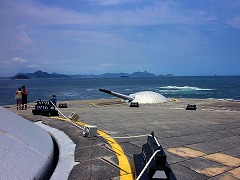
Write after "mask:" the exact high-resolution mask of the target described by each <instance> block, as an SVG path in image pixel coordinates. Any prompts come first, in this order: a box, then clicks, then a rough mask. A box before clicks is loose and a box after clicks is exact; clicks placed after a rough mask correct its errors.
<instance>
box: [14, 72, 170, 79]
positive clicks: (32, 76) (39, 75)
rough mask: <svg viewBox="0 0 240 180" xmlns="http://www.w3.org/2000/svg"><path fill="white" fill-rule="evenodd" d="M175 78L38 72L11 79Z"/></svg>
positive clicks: (126, 74) (151, 74)
mask: <svg viewBox="0 0 240 180" xmlns="http://www.w3.org/2000/svg"><path fill="white" fill-rule="evenodd" d="M169 76H173V75H172V74H167V75H158V76H157V75H155V74H153V73H149V72H147V71H144V72H140V71H138V72H134V73H132V74H128V73H104V74H100V75H94V74H89V75H65V74H58V73H52V74H49V73H47V72H43V71H41V70H39V71H36V72H34V73H18V74H16V75H15V76H13V77H11V79H43V78H48V79H49V78H117V77H169Z"/></svg>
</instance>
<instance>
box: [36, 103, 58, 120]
mask: <svg viewBox="0 0 240 180" xmlns="http://www.w3.org/2000/svg"><path fill="white" fill-rule="evenodd" d="M32 113H33V115H42V116H59V114H58V111H57V110H56V109H55V106H54V105H53V104H52V102H50V101H44V100H37V104H36V105H35V109H33V110H32Z"/></svg>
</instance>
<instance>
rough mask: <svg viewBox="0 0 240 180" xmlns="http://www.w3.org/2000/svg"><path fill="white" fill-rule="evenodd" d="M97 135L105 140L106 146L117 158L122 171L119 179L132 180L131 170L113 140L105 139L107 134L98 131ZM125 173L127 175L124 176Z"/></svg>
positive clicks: (120, 149)
mask: <svg viewBox="0 0 240 180" xmlns="http://www.w3.org/2000/svg"><path fill="white" fill-rule="evenodd" d="M98 134H99V135H100V136H102V137H103V138H104V139H105V140H107V142H108V144H109V145H110V146H111V147H112V149H113V151H114V152H115V154H116V156H117V158H118V166H119V168H120V169H122V170H123V171H121V170H120V179H124V180H127V179H129V180H132V170H131V167H130V164H129V162H128V159H127V157H126V155H125V154H124V152H123V150H122V148H121V146H120V145H119V144H118V143H117V142H116V141H115V140H114V139H113V138H110V137H107V136H109V135H108V134H107V133H105V132H103V131H101V130H98ZM126 172H127V173H128V174H126Z"/></svg>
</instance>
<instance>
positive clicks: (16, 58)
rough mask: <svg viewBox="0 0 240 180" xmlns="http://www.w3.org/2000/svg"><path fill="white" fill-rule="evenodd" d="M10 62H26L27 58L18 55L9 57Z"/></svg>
mask: <svg viewBox="0 0 240 180" xmlns="http://www.w3.org/2000/svg"><path fill="white" fill-rule="evenodd" d="M11 62H16V63H24V62H27V60H26V59H23V58H20V57H15V58H12V59H11Z"/></svg>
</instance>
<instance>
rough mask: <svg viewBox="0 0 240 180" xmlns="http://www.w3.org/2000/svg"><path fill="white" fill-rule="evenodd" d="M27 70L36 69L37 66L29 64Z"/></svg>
mask: <svg viewBox="0 0 240 180" xmlns="http://www.w3.org/2000/svg"><path fill="white" fill-rule="evenodd" d="M27 67H28V68H38V67H39V66H37V65H36V64H29V65H27Z"/></svg>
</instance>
